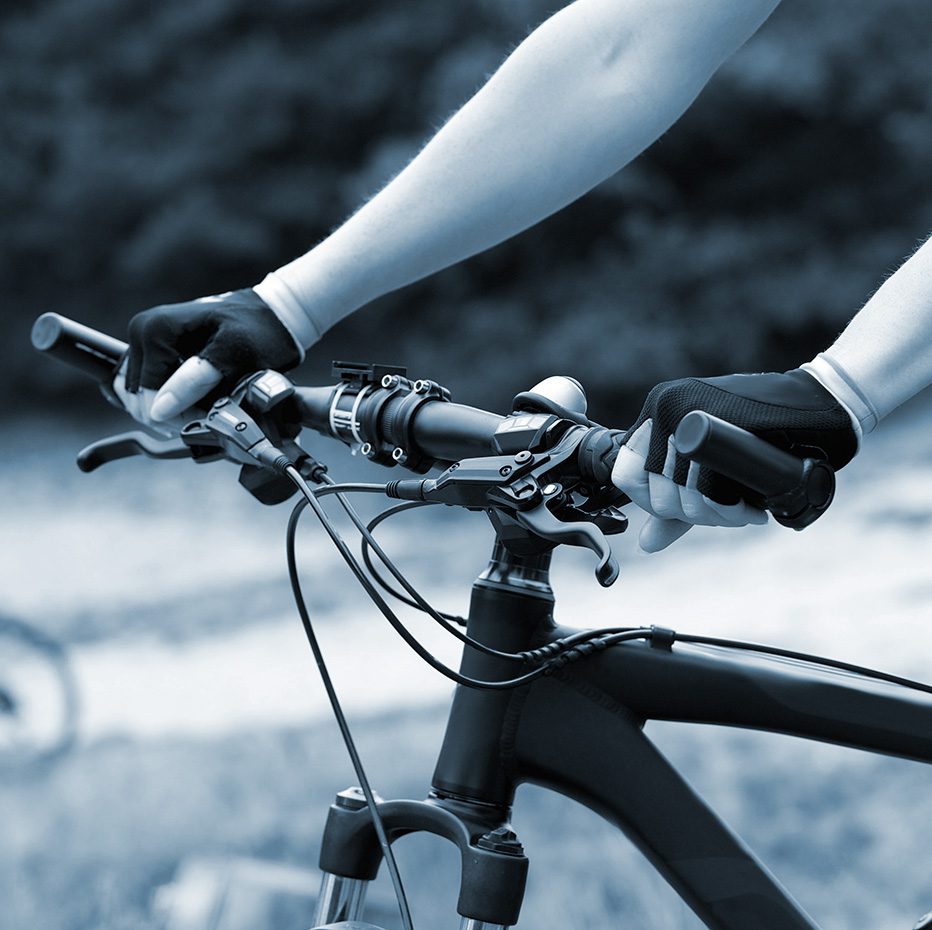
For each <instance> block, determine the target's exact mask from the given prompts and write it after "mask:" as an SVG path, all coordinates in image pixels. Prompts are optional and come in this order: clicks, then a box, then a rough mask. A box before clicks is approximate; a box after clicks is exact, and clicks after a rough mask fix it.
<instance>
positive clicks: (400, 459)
mask: <svg viewBox="0 0 932 930" xmlns="http://www.w3.org/2000/svg"><path fill="white" fill-rule="evenodd" d="M392 458H393V459H394V460H395V461H396V462H397V463H398V464H399V465H404V463H405V462H407V461H408V453H407V452H405V450H404V449H402V448H401V446H396V447H395V448H394V449H392Z"/></svg>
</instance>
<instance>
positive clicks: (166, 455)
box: [77, 430, 191, 472]
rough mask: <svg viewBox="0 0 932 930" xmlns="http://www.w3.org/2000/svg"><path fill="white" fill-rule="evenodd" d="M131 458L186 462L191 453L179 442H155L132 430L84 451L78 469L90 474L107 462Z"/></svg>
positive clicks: (79, 459)
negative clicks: (144, 456)
mask: <svg viewBox="0 0 932 930" xmlns="http://www.w3.org/2000/svg"><path fill="white" fill-rule="evenodd" d="M134 455H146V456H148V457H149V458H152V459H186V458H191V450H190V449H189V448H188V447H187V446H186V445H185V444H184V443H183V442H181V440H179V439H155V438H153V437H152V436H150V435H149V434H148V433H143V432H141V431H139V430H133V431H132V432H129V433H120V434H119V435H117V436H108V437H107V438H106V439H99V440H98V441H97V442H92V443H91V444H90V445H89V446H86V447H85V448H83V449H82V450H81V451H80V452H79V453H78V459H77V462H78V468H80V469H81V471H83V472H92V471H94V470H95V469H97V468H100V466H101V465H106V464H107V463H108V462H115V461H116V460H117V459H128V458H130V457H131V456H134Z"/></svg>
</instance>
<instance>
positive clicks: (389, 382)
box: [382, 375, 399, 388]
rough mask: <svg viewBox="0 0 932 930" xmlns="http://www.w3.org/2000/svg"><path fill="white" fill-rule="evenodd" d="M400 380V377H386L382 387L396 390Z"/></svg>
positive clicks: (383, 379)
mask: <svg viewBox="0 0 932 930" xmlns="http://www.w3.org/2000/svg"><path fill="white" fill-rule="evenodd" d="M398 382H399V378H398V375H385V376H384V377H383V378H382V387H383V388H395V387H398Z"/></svg>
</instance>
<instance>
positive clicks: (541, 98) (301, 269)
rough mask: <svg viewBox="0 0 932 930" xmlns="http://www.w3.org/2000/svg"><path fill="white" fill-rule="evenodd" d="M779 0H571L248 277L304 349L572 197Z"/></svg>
mask: <svg viewBox="0 0 932 930" xmlns="http://www.w3.org/2000/svg"><path fill="white" fill-rule="evenodd" d="M778 2H779V0H703V2H702V3H696V2H695V0H577V2H575V3H572V4H570V5H569V6H567V7H565V8H564V9H562V10H561V11H560V12H558V13H556V14H555V15H554V16H552V17H551V18H550V19H548V20H547V21H546V22H544V23H543V25H541V26H540V27H539V28H538V29H536V30H535V31H534V32H533V33H532V34H531V35H530V36H529V37H528V38H527V39H526V40H525V41H524V42H523V43H521V45H519V46H518V47H517V49H516V50H515V51H514V53H513V54H512V55H511V56H510V57H509V58H508V59H507V60H506V61H505V63H504V64H503V65H502V66H501V68H500V69H499V70H498V72H497V73H496V74H495V75H494V76H493V77H492V78H491V80H490V81H489V82H488V83H487V84H486V85H485V86H484V87H483V88H482V89H481V90H480V91H479V92H478V93H477V94H476V95H475V96H474V97H473V98H472V99H471V100H470V101H468V102H467V103H466V104H465V106H463V108H462V109H461V110H460V111H459V112H457V113H456V114H455V115H454V116H453V117H452V118H451V119H450V121H449V122H448V123H447V124H446V125H445V126H444V127H443V128H442V129H441V130H440V131H439V132H438V133H437V135H436V136H434V138H433V139H431V140H430V142H428V144H427V145H426V146H425V147H424V149H423V150H422V151H421V152H420V154H419V155H418V156H417V157H416V158H415V159H414V160H413V161H412V162H411V163H410V164H409V165H408V166H407V168H405V169H404V170H403V171H402V172H401V173H400V174H399V175H398V176H397V177H395V179H394V180H392V181H391V182H390V183H389V184H388V185H387V186H386V187H385V188H384V189H383V190H382V191H381V192H380V193H379V194H377V195H376V196H375V197H374V198H373V199H372V200H370V201H369V202H368V203H366V204H365V205H364V206H363V207H362V208H361V209H360V210H359V211H358V212H357V213H356V214H355V215H354V216H352V217H351V218H350V219H349V220H348V221H347V222H346V223H345V224H344V225H342V226H341V227H339V228H338V229H337V230H336V231H335V232H334V233H333V234H332V235H330V236H329V237H328V238H327V239H325V240H324V241H323V242H321V243H320V244H319V245H318V246H317V247H316V248H314V249H312V250H311V251H310V252H308V253H307V254H306V255H304V256H302V257H301V258H298V259H296V260H295V261H293V262H291V263H290V264H289V265H285V266H284V267H283V268H281V269H279V270H278V271H276V272H273V273H272V274H271V275H269V276H268V277H267V278H266V279H265V280H264V281H263V282H262V283H261V284H260V285H259V286H258V287H257V288H256V291H257V292H258V293H259V295H260V296H261V297H262V298H263V299H264V300H265V301H266V302H267V303H268V304H269V305H270V306H271V307H272V308H273V309H274V310H275V311H276V313H277V314H278V315H279V317H280V318H281V319H282V320H283V321H284V322H285V323H286V325H288V327H289V329H291V330H292V332H293V333H294V334H295V335H296V337H297V339H298V341H299V342H300V343H302V344H303V345H305V346H306V345H310V344H311V343H313V342H315V341H316V340H317V339H318V338H319V337H320V335H321V334H322V333H323V332H325V331H326V330H327V329H329V328H330V327H331V326H333V325H334V324H335V323H337V322H338V321H339V320H340V319H342V318H343V317H344V316H346V315H347V314H349V313H351V312H352V311H354V310H356V309H357V308H358V307H360V306H362V305H363V304H365V303H368V302H369V301H370V300H373V299H374V298H376V297H379V296H380V295H382V294H386V293H388V292H389V291H392V290H395V289H397V288H399V287H402V286H404V285H406V284H409V283H411V282H413V281H416V280H418V279H419V278H422V277H424V276H426V275H429V274H431V273H433V272H435V271H438V270H440V269H441V268H445V267H447V266H449V265H452V264H454V263H456V262H458V261H461V260H462V259H464V258H467V257H469V256H471V255H474V254H475V253H477V252H481V251H483V250H484V249H487V248H490V247H491V246H493V245H496V244H497V243H499V242H501V241H502V240H504V239H507V238H509V237H510V236H513V235H515V234H516V233H518V232H521V231H522V230H524V229H526V228H527V227H529V226H531V225H533V224H534V223H537V222H538V221H539V220H541V219H543V218H544V217H546V216H549V215H550V214H551V213H554V212H555V211H557V210H559V209H560V208H561V207H564V206H566V205H567V204H568V203H570V202H571V201H573V200H576V199H577V198H578V197H580V196H582V195H583V194H584V193H586V192H587V191H589V190H590V189H591V188H593V187H594V186H595V185H597V184H598V183H600V182H601V181H603V180H605V179H606V178H607V177H609V176H610V175H612V174H614V173H615V172H616V171H618V170H619V169H620V168H622V167H623V166H624V165H625V164H627V163H628V162H629V161H630V160H631V159H633V158H634V157H635V156H636V155H638V154H639V153H640V152H641V151H642V150H643V149H645V148H646V147H647V146H648V145H650V144H651V143H652V142H653V141H654V140H655V139H657V137H658V136H660V134H661V133H663V132H664V131H665V130H666V129H667V128H668V127H669V126H670V125H671V124H672V123H673V122H674V121H675V120H676V119H677V118H678V117H679V116H680V115H681V114H682V113H683V111H684V110H685V109H686V108H687V107H688V106H689V105H690V103H692V101H693V100H694V99H695V97H696V96H697V95H698V93H699V92H700V91H701V90H702V88H703V87H704V86H705V84H706V82H707V81H708V80H709V78H710V77H711V76H712V74H713V73H714V72H715V71H716V69H717V68H718V67H719V65H720V64H721V63H722V62H723V61H724V60H725V59H726V58H727V57H728V56H729V55H731V54H732V53H733V52H734V51H735V50H736V49H737V48H739V47H740V46H741V45H742V44H743V43H744V42H745V41H746V40H747V38H748V37H749V36H750V35H752V34H753V33H754V31H755V30H756V29H757V28H758V27H759V26H760V25H761V23H762V22H763V21H764V20H765V19H766V18H767V16H768V15H769V14H770V13H771V12H772V10H773V9H774V8H775V7H776V6H777V4H778Z"/></svg>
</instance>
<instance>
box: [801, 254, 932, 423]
mask: <svg viewBox="0 0 932 930" xmlns="http://www.w3.org/2000/svg"><path fill="white" fill-rule="evenodd" d="M802 367H803V370H805V371H808V372H809V373H810V374H811V375H813V376H814V377H815V378H816V379H817V380H818V381H820V382H821V383H822V384H823V385H824V386H825V387H826V388H828V389H829V390H830V391H831V392H832V393H833V394H834V395H835V396H836V397H837V398H838V399H839V400H840V401H841V402H842V403H843V404H844V405H845V406H846V407H847V408H848V410H849V412H850V413H851V415H852V418H853V419H854V420H855V421H856V426H855V428H856V429H857V430H858V432H859V434H860V433H869V432H870V431H871V430H872V429H873V428H874V427H875V426H876V425H877V423H878V421H880V420H881V419H883V417H885V416H886V415H887V414H888V413H890V411H891V410H894V409H895V408H896V407H898V406H899V405H900V404H902V403H903V402H904V401H906V400H908V399H909V398H910V397H912V396H913V395H914V394H918V393H919V391H921V390H922V389H923V388H924V387H926V386H927V385H929V384H932V239H927V240H926V242H925V243H924V244H923V245H921V246H920V247H919V248H918V249H917V250H916V252H915V253H914V254H913V255H912V256H911V257H910V258H909V259H907V260H906V261H905V262H904V263H903V264H902V265H901V266H900V268H899V269H898V270H897V271H896V273H895V274H893V275H891V276H890V277H889V278H888V279H887V280H886V281H885V282H884V283H883V285H881V287H880V288H879V290H878V291H877V292H876V293H875V294H874V296H873V297H871V299H870V300H869V301H868V302H867V303H866V304H865V305H864V307H863V308H862V309H861V310H860V312H859V313H858V314H857V315H856V316H855V317H854V319H852V321H851V322H850V323H849V324H848V326H847V328H846V329H845V331H844V332H843V333H842V334H841V335H840V336H839V337H838V339H837V340H836V341H835V342H834V344H833V345H832V346H831V348H829V349H827V350H826V351H825V352H822V353H821V354H819V355H817V356H816V357H815V358H814V359H813V360H812V362H810V363H809V364H807V365H803V366H802Z"/></svg>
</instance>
